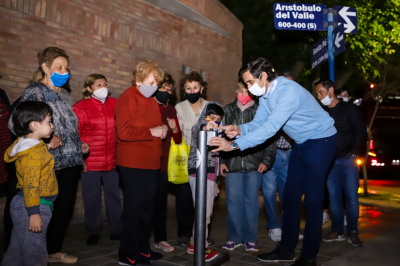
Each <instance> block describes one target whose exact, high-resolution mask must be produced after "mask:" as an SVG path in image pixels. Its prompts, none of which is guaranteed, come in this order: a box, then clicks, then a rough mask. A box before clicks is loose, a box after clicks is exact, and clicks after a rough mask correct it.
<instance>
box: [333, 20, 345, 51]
mask: <svg viewBox="0 0 400 266" xmlns="http://www.w3.org/2000/svg"><path fill="white" fill-rule="evenodd" d="M332 34H333V56H337V55H338V54H341V53H343V52H344V49H345V44H344V25H343V24H341V25H340V26H338V27H336V28H334V29H333V32H332Z"/></svg>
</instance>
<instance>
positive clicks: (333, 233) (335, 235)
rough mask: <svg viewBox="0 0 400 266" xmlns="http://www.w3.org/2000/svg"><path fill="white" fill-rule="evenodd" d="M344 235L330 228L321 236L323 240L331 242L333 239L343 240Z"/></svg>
mask: <svg viewBox="0 0 400 266" xmlns="http://www.w3.org/2000/svg"><path fill="white" fill-rule="evenodd" d="M345 240H346V236H345V235H344V234H340V233H338V232H336V231H334V230H332V231H331V232H330V233H329V234H327V235H326V236H324V237H323V238H322V241H324V242H333V241H345Z"/></svg>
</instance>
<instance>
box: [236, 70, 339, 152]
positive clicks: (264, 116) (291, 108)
mask: <svg viewBox="0 0 400 266" xmlns="http://www.w3.org/2000/svg"><path fill="white" fill-rule="evenodd" d="M274 82H276V84H272V83H271V86H270V89H271V88H272V87H273V85H275V88H274V90H272V92H271V93H269V95H268V97H267V94H265V95H264V96H263V97H260V104H259V108H258V109H257V113H256V115H255V117H254V119H253V121H251V122H250V123H247V124H244V125H240V129H241V131H242V133H241V136H240V137H239V138H238V139H237V140H236V141H235V142H236V143H237V144H238V145H239V147H240V150H245V149H247V148H250V147H254V146H257V145H259V144H261V143H263V142H264V141H266V140H267V139H269V138H271V137H272V136H274V135H275V134H276V133H277V132H278V131H279V129H280V128H282V129H283V131H285V132H286V134H287V135H289V137H291V138H292V139H293V140H294V141H295V142H296V143H298V144H301V143H303V142H305V141H306V140H309V139H319V138H325V137H330V136H333V135H334V134H336V128H335V126H334V120H333V119H332V118H331V117H330V116H329V114H328V113H327V112H325V111H324V110H323V109H322V107H321V106H320V105H319V103H318V102H317V100H316V99H315V98H314V97H313V96H312V95H311V93H310V92H309V91H307V90H306V89H305V88H303V87H302V86H300V85H299V84H297V83H296V82H294V81H291V80H289V79H286V78H284V77H278V78H277V79H276V80H275V81H274Z"/></svg>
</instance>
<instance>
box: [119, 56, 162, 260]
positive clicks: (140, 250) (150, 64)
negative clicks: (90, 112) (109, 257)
mask: <svg viewBox="0 0 400 266" xmlns="http://www.w3.org/2000/svg"><path fill="white" fill-rule="evenodd" d="M132 74H133V78H132V86H131V87H130V88H128V89H127V90H125V92H124V93H122V94H121V96H120V97H119V99H118V101H117V105H116V106H115V118H116V127H117V165H118V170H119V173H120V176H121V178H122V181H123V201H124V202H123V214H122V234H121V245H120V248H119V260H118V263H119V264H120V265H136V263H149V260H159V259H161V258H162V254H160V253H157V252H153V251H152V250H151V249H150V235H151V224H152V217H153V210H154V203H155V200H156V191H157V184H158V178H159V171H160V168H161V156H162V139H164V138H165V137H166V135H167V132H168V127H167V126H166V125H164V124H163V122H162V119H161V114H160V110H159V106H158V104H157V102H156V101H155V99H154V98H153V97H151V96H153V94H154V93H155V92H156V91H157V89H158V84H159V83H160V82H161V81H162V80H163V77H164V72H163V70H162V69H161V68H160V66H159V65H158V64H157V63H156V62H154V61H145V62H142V63H140V64H138V65H137V66H136V69H135V70H134V71H133V73H132Z"/></svg>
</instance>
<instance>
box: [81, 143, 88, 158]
mask: <svg viewBox="0 0 400 266" xmlns="http://www.w3.org/2000/svg"><path fill="white" fill-rule="evenodd" d="M89 151H90V147H89V144H87V143H85V142H82V154H83V155H87V154H88V153H89Z"/></svg>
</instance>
